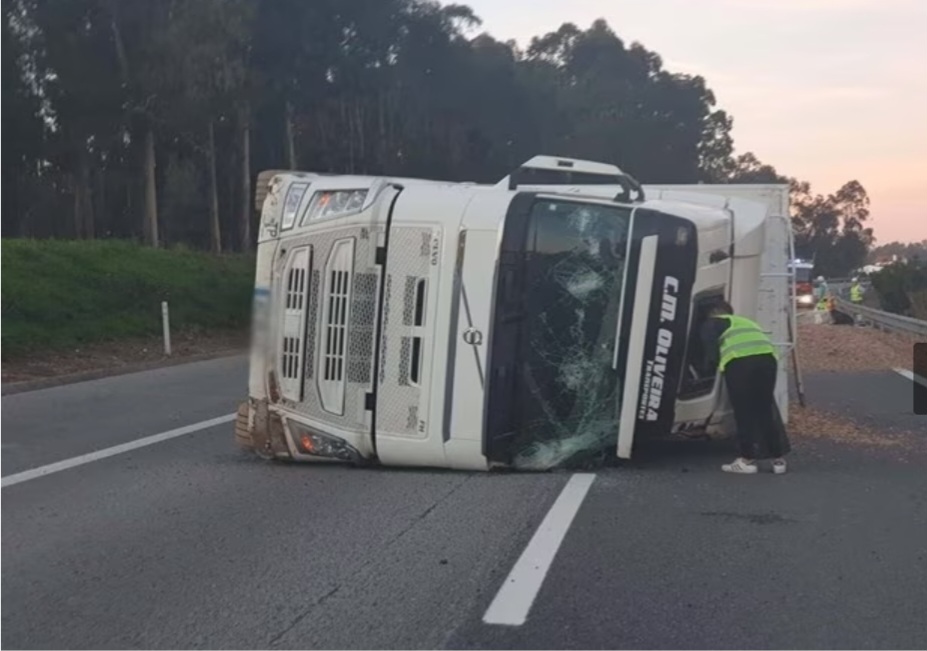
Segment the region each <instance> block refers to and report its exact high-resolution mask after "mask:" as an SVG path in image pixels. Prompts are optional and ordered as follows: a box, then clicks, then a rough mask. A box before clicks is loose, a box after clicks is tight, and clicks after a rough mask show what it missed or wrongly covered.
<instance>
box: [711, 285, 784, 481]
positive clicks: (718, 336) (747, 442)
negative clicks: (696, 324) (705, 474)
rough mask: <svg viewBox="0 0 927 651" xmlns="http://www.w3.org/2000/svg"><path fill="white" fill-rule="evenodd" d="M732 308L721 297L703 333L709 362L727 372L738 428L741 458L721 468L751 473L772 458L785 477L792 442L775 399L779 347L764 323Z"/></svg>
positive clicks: (712, 310) (713, 308)
mask: <svg viewBox="0 0 927 651" xmlns="http://www.w3.org/2000/svg"><path fill="white" fill-rule="evenodd" d="M733 311H734V310H733V309H732V308H731V306H730V304H729V303H727V302H726V301H718V302H717V303H716V304H715V305H714V306H713V307H712V309H711V311H710V312H709V318H708V319H706V320H705V324H704V325H703V326H702V331H701V336H702V340H703V342H704V346H705V348H704V349H705V351H706V355H707V356H708V360H707V361H708V362H709V363H710V364H712V365H717V368H718V371H719V372H720V373H722V374H723V375H724V382H725V386H726V387H727V393H728V396H729V398H730V400H731V406H732V407H733V409H734V421H735V423H736V426H737V444H738V447H739V449H740V456H739V457H738V458H737V459H735V460H734V461H733V462H732V463H727V464H724V465H723V466H721V469H722V470H723V471H724V472H733V473H740V474H749V475H752V474H756V472H757V464H756V462H757V459H772V471H773V472H774V473H775V474H777V475H781V474H784V473H785V471H786V464H785V458H784V457H785V455H786V454H788V453H789V451H790V449H791V446H790V444H789V439H788V435H787V434H786V432H785V425H784V424H783V423H782V416H781V414H780V413H779V406H778V405H777V404H776V399H775V389H776V376H777V374H778V373H777V369H778V360H777V355H776V347H775V346H774V345H773V343H772V342H771V341H770V340H769V337H768V336H767V335H766V333H764V332H763V329H762V328H761V327H760V326H759V324H757V323H756V322H755V321H752V320H751V319H747V318H745V317H742V316H736V315H734V314H733Z"/></svg>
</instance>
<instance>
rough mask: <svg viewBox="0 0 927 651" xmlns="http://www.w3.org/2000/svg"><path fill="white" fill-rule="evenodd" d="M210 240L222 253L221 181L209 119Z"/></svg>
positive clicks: (213, 250) (214, 138)
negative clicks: (219, 179) (217, 178)
mask: <svg viewBox="0 0 927 651" xmlns="http://www.w3.org/2000/svg"><path fill="white" fill-rule="evenodd" d="M209 241H210V245H211V246H212V252H213V253H222V231H221V230H220V226H219V183H218V181H217V180H216V130H215V127H214V126H213V122H212V120H210V121H209Z"/></svg>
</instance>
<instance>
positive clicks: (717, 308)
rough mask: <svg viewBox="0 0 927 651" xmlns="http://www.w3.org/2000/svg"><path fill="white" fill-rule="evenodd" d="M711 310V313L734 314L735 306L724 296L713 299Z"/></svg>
mask: <svg viewBox="0 0 927 651" xmlns="http://www.w3.org/2000/svg"><path fill="white" fill-rule="evenodd" d="M709 312H710V313H711V314H733V313H734V308H733V307H731V304H730V303H728V302H727V301H725V300H724V299H723V298H719V299H717V300H714V301H712V304H711V308H710V310H709Z"/></svg>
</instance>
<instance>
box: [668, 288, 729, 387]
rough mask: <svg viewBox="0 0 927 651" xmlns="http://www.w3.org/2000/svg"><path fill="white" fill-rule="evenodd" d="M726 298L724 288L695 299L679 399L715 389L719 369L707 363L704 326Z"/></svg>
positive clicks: (703, 293) (707, 292)
mask: <svg viewBox="0 0 927 651" xmlns="http://www.w3.org/2000/svg"><path fill="white" fill-rule="evenodd" d="M723 298H724V288H722V287H716V288H712V289H709V290H706V291H704V292H702V293H700V294H699V295H698V296H696V297H695V300H694V302H693V308H694V309H693V311H692V314H693V315H692V328H691V329H690V331H689V343H688V346H687V347H686V362H685V367H684V368H685V370H684V373H683V376H682V386H681V387H680V388H679V399H680V400H690V399H692V398H698V397H700V396H704V395H707V394H709V393H711V390H712V389H713V388H714V385H715V379H716V378H717V375H718V369H717V368H716V367H714V366H713V365H709V364H708V363H707V351H705V350H703V348H704V346H703V344H702V337H701V334H702V325H704V323H705V321H706V319H708V310H709V309H710V308H711V306H712V305H713V304H714V303H715V301H717V300H719V299H723Z"/></svg>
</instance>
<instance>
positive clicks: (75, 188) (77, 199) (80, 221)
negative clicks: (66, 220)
mask: <svg viewBox="0 0 927 651" xmlns="http://www.w3.org/2000/svg"><path fill="white" fill-rule="evenodd" d="M68 176H69V180H70V182H71V194H72V195H73V196H74V224H73V226H74V238H75V239H78V240H79V239H81V238H82V237H83V234H84V233H83V231H84V229H83V225H84V217H83V215H82V214H81V211H82V210H83V208H84V202H83V200H82V198H81V187H80V174H79V173H72V174H69V175H68Z"/></svg>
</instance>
